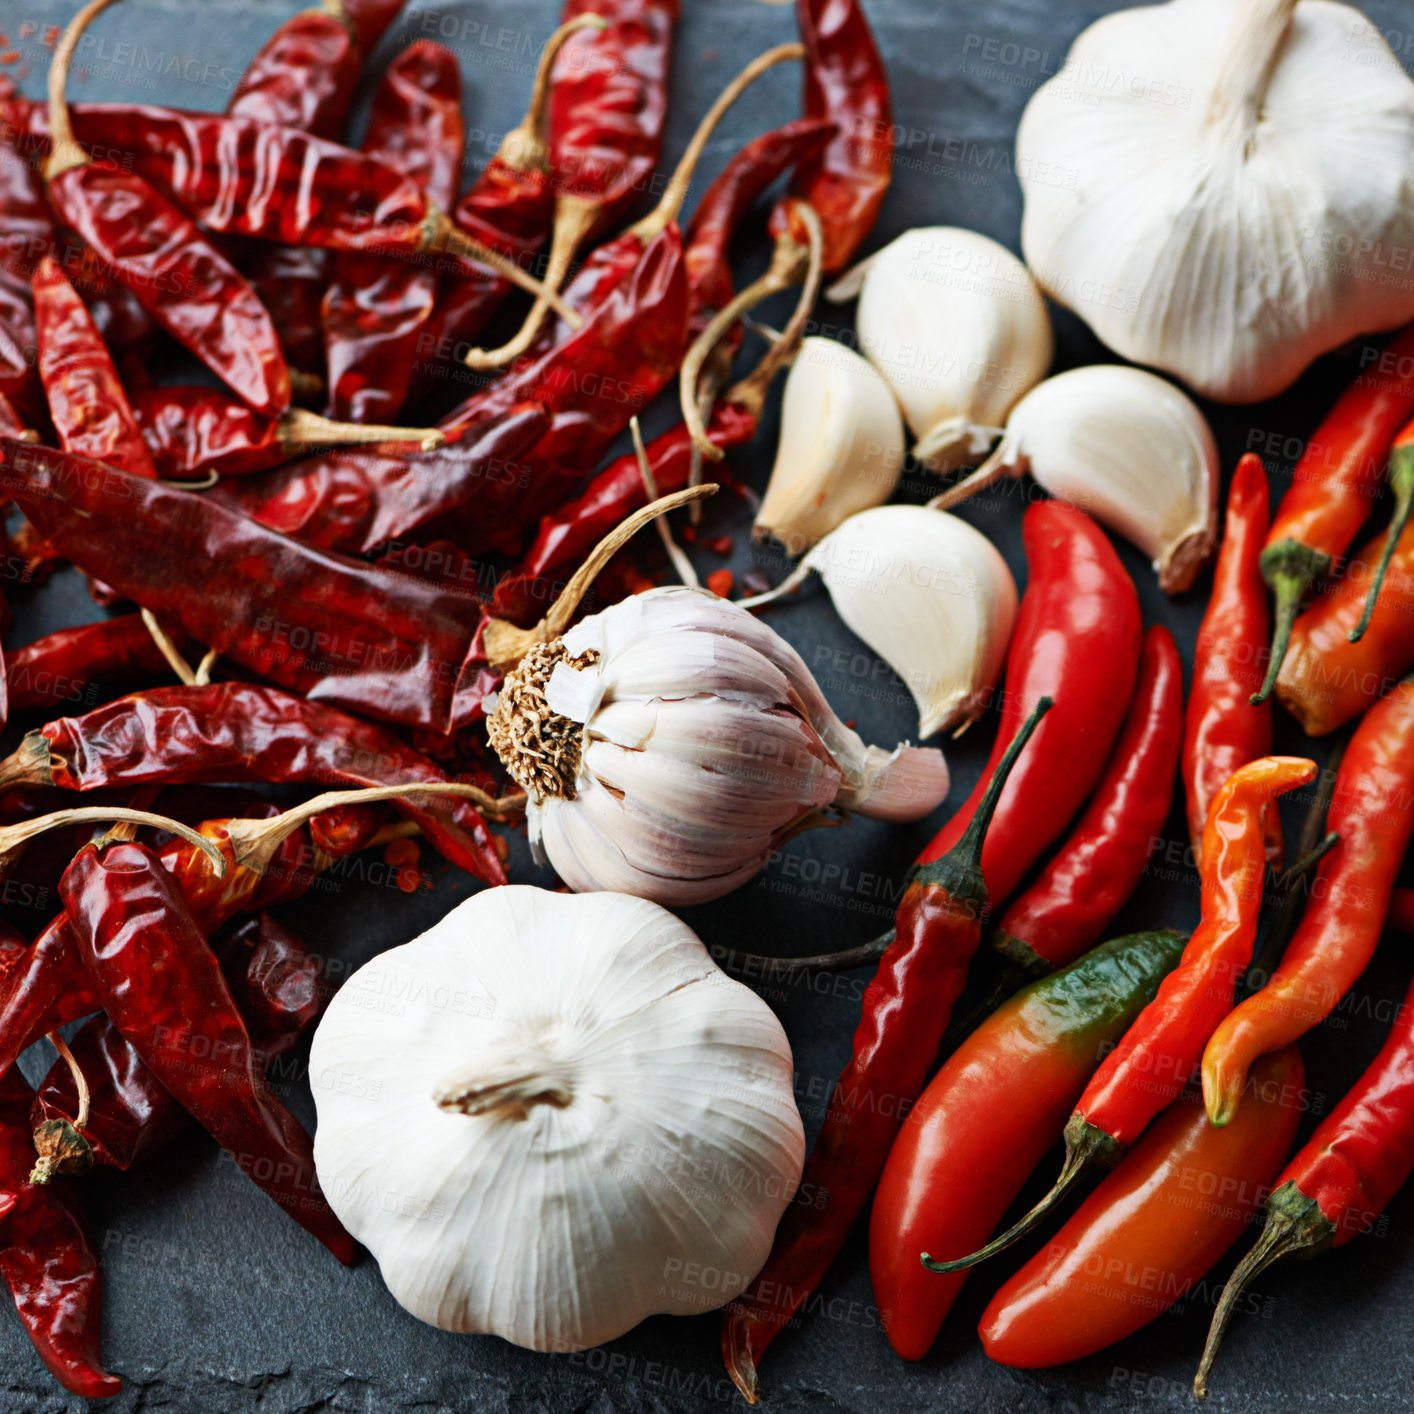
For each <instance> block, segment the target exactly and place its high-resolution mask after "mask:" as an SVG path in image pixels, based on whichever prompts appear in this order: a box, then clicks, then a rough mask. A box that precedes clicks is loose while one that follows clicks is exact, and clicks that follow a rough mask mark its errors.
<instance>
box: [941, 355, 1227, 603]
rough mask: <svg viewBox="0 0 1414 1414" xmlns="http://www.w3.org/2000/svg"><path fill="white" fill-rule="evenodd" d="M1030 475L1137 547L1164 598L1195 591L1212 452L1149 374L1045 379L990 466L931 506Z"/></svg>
mask: <svg viewBox="0 0 1414 1414" xmlns="http://www.w3.org/2000/svg"><path fill="white" fill-rule="evenodd" d="M1026 471H1029V472H1030V473H1031V475H1032V476H1033V477H1035V479H1036V480H1037V481H1038V482H1039V483H1040V484H1041V485H1042V486H1044V487H1045V489H1046V490H1047V491H1049V492H1050V493H1051V495H1052V496H1055V497H1057V498H1059V499H1060V500H1062V501H1069V502H1070V503H1071V505H1073V506H1079V507H1080V509H1081V510H1083V511H1086V512H1088V513H1089V514H1090V515H1092V516H1094V517H1095V519H1096V520H1098V521H1100V522H1101V523H1102V524H1104V525H1107V526H1109V527H1110V528H1111V529H1112V530H1116V531H1118V532H1119V534H1121V535H1123V536H1124V537H1125V539H1126V540H1131V541H1133V543H1134V544H1135V545H1137V546H1138V547H1139V548H1140V549H1141V550H1143V551H1144V553H1145V554H1146V555H1148V556H1149V557H1150V558H1151V559H1152V560H1153V562H1154V569H1155V570H1156V571H1157V572H1158V576H1159V587H1160V588H1161V589H1163V590H1164V591H1165V592H1166V593H1168V594H1182V593H1183V592H1184V591H1185V590H1187V589H1190V588H1192V586H1193V581H1194V580H1195V579H1197V577H1198V575H1199V574H1200V573H1201V572H1202V569H1203V566H1204V565H1206V564H1207V563H1208V561H1209V559H1211V558H1212V554H1213V549H1214V547H1215V545H1216V544H1217V527H1218V449H1217V444H1216V442H1214V440H1213V433H1212V429H1211V428H1210V427H1209V426H1208V423H1207V419H1206V418H1204V416H1203V414H1202V413H1201V412H1199V411H1198V408H1197V406H1196V405H1195V404H1194V402H1193V400H1192V399H1191V398H1189V397H1188V396H1186V395H1185V394H1184V393H1183V392H1182V391H1180V390H1179V389H1178V388H1175V387H1174V386H1173V384H1172V383H1169V382H1166V381H1165V380H1164V379H1162V378H1158V377H1156V376H1155V375H1154V374H1152V373H1145V372H1144V370H1143V369H1140V368H1123V367H1120V366H1118V365H1111V364H1095V365H1092V366H1090V367H1088V368H1073V369H1071V370H1070V372H1068V373H1058V374H1057V375H1056V376H1055V377H1054V378H1048V379H1046V381H1045V382H1044V383H1041V384H1039V385H1038V386H1037V387H1036V388H1035V389H1033V390H1032V391H1031V392H1030V393H1028V394H1027V395H1026V397H1024V398H1023V399H1022V400H1021V401H1020V402H1019V403H1018V404H1017V405H1016V407H1015V409H1014V410H1013V412H1012V415H1011V418H1010V419H1009V420H1008V422H1007V429H1006V435H1005V437H1003V439H1002V441H1001V443H1000V444H999V445H998V447H997V449H996V451H995V452H993V454H992V455H991V457H989V458H988V459H987V463H986V465H985V466H983V467H979V468H978V470H977V471H976V472H975V473H974V474H973V476H971V477H969V478H967V479H965V480H964V481H962V482H959V483H958V485H957V487H954V488H952V489H951V490H949V491H946V492H944V493H943V495H941V496H939V497H937V498H936V499H935V501H934V503H933V504H935V505H938V506H942V507H947V506H949V505H956V504H958V502H959V501H961V500H962V499H964V497H965V494H968V493H970V491H971V490H973V489H976V488H978V487H980V486H981V485H984V484H986V482H987V481H989V480H991V479H993V478H994V477H995V476H997V475H999V474H1002V473H1005V472H1010V473H1012V474H1015V475H1020V474H1021V473H1022V472H1026Z"/></svg>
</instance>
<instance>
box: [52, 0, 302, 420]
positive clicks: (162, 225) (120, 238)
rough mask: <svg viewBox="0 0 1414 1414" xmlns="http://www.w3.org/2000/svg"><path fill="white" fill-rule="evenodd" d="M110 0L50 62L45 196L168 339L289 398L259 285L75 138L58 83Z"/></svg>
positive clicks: (270, 407)
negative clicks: (89, 27) (50, 137)
mask: <svg viewBox="0 0 1414 1414" xmlns="http://www.w3.org/2000/svg"><path fill="white" fill-rule="evenodd" d="M109 3H111V0H90V3H89V4H88V5H86V6H85V7H84V8H83V9H82V10H80V11H79V13H78V15H77V16H76V17H75V19H74V20H73V21H72V23H71V24H70V25H69V28H68V29H67V30H65V32H64V36H63V38H62V39H61V40H60V41H59V45H58V47H57V48H56V49H55V51H54V60H53V63H52V65H51V67H50V75H49V91H50V110H51V111H50V119H49V123H50V128H51V131H52V135H53V141H52V143H51V151H50V154H49V157H48V160H47V161H46V163H45V168H44V175H45V183H46V190H47V193H48V197H49V204H50V205H51V206H52V207H53V208H54V211H55V213H56V214H57V215H58V217H59V218H60V220H61V221H63V222H64V223H65V224H66V225H69V226H71V227H73V229H74V230H75V231H77V232H78V233H79V235H80V236H81V237H82V238H83V240H84V241H85V242H86V244H87V245H89V246H90V247H91V248H92V249H93V250H94V251H95V252H96V253H97V254H98V255H99V257H100V258H101V259H102V260H103V262H104V263H105V264H106V265H108V266H109V267H110V268H111V269H112V270H113V272H114V274H116V275H117V276H118V278H119V279H120V280H121V281H122V282H123V284H124V285H126V286H127V287H128V288H129V289H130V290H132V292H133V293H134V294H135V295H136V296H137V297H138V299H139V300H140V301H141V302H142V304H143V306H144V308H146V309H147V310H148V311H149V312H150V313H151V314H152V316H153V318H154V319H156V320H157V322H158V323H159V324H161V325H162V327H163V328H165V329H166V330H167V331H168V332H169V333H170V334H172V335H173V337H174V338H176V339H177V340H179V341H180V342H181V343H183V344H185V345H186V347H187V348H188V349H189V350H190V351H191V352H192V353H193V354H195V355H196V356H197V358H199V359H201V361H202V362H203V363H205V364H206V366H207V367H208V368H210V369H211V371H212V372H213V373H215V374H216V375H217V376H218V377H219V378H221V379H222V380H223V381H224V382H225V383H226V384H227V385H228V386H229V387H230V388H231V390H232V391H233V392H235V393H237V394H238V395H239V396H240V397H242V398H244V399H245V401H246V402H248V403H249V404H250V405H251V407H253V408H254V409H255V410H256V411H257V412H264V413H266V414H267V415H269V416H272V417H274V416H278V414H280V413H282V412H283V411H284V410H285V409H286V408H287V407H288V406H289V404H290V374H289V369H288V368H287V367H286V365H285V358H284V355H283V354H282V353H281V351H280V344H279V339H278V337H277V335H276V333H275V328H274V325H273V324H271V322H270V316H269V315H268V314H267V313H266V312H265V309H264V306H262V305H261V303H260V300H259V299H258V298H257V297H256V294H255V291H254V290H252V289H251V288H250V285H249V284H248V283H247V282H246V281H245V280H244V279H243V278H242V277H241V275H240V274H239V273H238V272H237V271H236V269H235V267H234V266H232V265H231V264H230V263H229V262H228V261H227V260H226V259H225V257H224V256H222V255H221V253H220V252H219V251H218V250H217V249H216V248H215V246H213V245H212V244H211V243H210V241H208V240H207V239H206V237H205V236H203V235H202V233H201V232H200V231H199V230H198V229H197V227H196V225H195V223H194V222H193V221H192V220H190V219H189V218H188V217H187V216H186V215H184V214H183V213H182V212H181V211H179V210H178V209H177V207H175V206H174V205H173V204H172V203H171V202H170V201H169V200H167V199H166V198H165V197H163V196H162V195H161V193H160V192H158V191H157V190H156V189H155V188H153V187H150V186H149V185H148V184H147V183H146V182H145V181H144V180H143V179H142V178H141V177H140V176H138V175H137V174H136V173H133V172H127V171H124V170H122V169H121V168H119V167H116V166H114V165H113V164H112V163H107V162H93V161H91V160H90V159H89V157H88V154H87V153H86V152H85V151H84V150H83V148H81V147H80V146H79V145H78V143H77V142H76V141H75V140H74V136H73V132H72V128H71V125H70V122H69V115H68V109H67V107H66V105H65V97H64V85H65V80H66V76H67V72H68V67H69V63H70V60H71V59H72V58H73V52H74V47H75V45H77V43H78V40H79V38H80V36H81V35H82V33H83V31H84V29H85V27H86V26H87V23H88V21H89V20H90V19H91V18H92V17H93V16H94V15H95V14H97V13H98V12H99V11H100V10H102V9H104V8H106V6H107V5H108V4H109Z"/></svg>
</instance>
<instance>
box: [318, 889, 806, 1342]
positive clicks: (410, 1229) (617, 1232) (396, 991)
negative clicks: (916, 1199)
mask: <svg viewBox="0 0 1414 1414" xmlns="http://www.w3.org/2000/svg"><path fill="white" fill-rule="evenodd" d="M310 1076H311V1081H312V1084H313V1089H314V1097H315V1104H316V1106H317V1107H318V1111H319V1126H318V1131H317V1133H316V1135H315V1140H314V1160H315V1165H316V1168H317V1170H318V1174H319V1183H320V1186H321V1188H322V1189H323V1190H324V1193H325V1196H326V1197H327V1198H328V1199H329V1202H330V1204H331V1205H332V1206H333V1208H334V1211H335V1212H336V1213H338V1215H339V1217H340V1218H341V1219H342V1220H343V1222H344V1224H345V1226H346V1227H347V1228H348V1229H349V1231H350V1232H352V1233H353V1234H354V1236H355V1237H357V1238H358V1240H359V1241H360V1242H362V1243H363V1244H364V1246H366V1247H367V1248H368V1249H369V1251H370V1252H372V1253H373V1255H374V1257H376V1258H377V1260H378V1265H379V1267H380V1269H381V1270H382V1273H383V1279H384V1280H385V1281H386V1282H387V1284H388V1288H389V1290H390V1291H391V1292H392V1293H393V1295H394V1296H395V1297H396V1298H397V1299H398V1301H400V1302H401V1303H402V1304H403V1305H404V1306H405V1307H406V1308H407V1309H408V1310H409V1311H411V1312H412V1313H413V1315H415V1316H417V1317H419V1318H420V1319H422V1320H424V1321H430V1322H431V1323H432V1324H433V1325H437V1326H441V1327H442V1328H443V1329H444V1330H452V1331H475V1332H484V1333H489V1334H494V1335H499V1336H503V1337H504V1338H505V1339H506V1340H509V1341H513V1342H514V1343H515V1344H517V1345H523V1346H528V1347H530V1348H531V1349H533V1350H556V1351H571V1350H582V1349H584V1348H585V1347H587V1346H591V1345H597V1344H599V1343H601V1342H603V1341H606V1340H613V1339H614V1338H615V1337H616V1336H619V1335H622V1334H623V1333H624V1332H625V1331H627V1330H629V1329H630V1328H632V1327H633V1326H635V1325H637V1324H638V1322H639V1321H641V1320H643V1319H644V1318H645V1317H647V1316H651V1315H655V1314H670V1315H693V1314H698V1313H700V1312H702V1311H706V1310H711V1309H713V1308H714V1307H717V1306H720V1305H722V1304H723V1303H724V1302H726V1301H727V1300H729V1299H730V1298H731V1297H732V1296H734V1295H736V1294H737V1293H738V1292H739V1291H740V1290H741V1289H742V1287H744V1286H745V1285H746V1283H747V1282H749V1281H750V1280H751V1278H752V1277H753V1276H755V1274H756V1272H757V1271H758V1270H759V1269H760V1267H761V1266H762V1264H763V1263H764V1262H765V1260H766V1254H767V1253H768V1252H769V1251H770V1247H771V1239H772V1236H773V1234H774V1232H775V1229H776V1224H777V1222H778V1221H779V1220H780V1217H781V1214H782V1213H783V1212H784V1211H785V1208H786V1205H787V1204H788V1203H789V1201H790V1199H791V1197H792V1196H793V1194H794V1192H795V1189H796V1187H797V1185H798V1184H799V1182H800V1174H801V1169H802V1166H803V1163H804V1158H805V1137H804V1132H803V1130H802V1127H801V1122H800V1115H799V1113H798V1112H797V1110H796V1105H795V1099H794V1096H793V1093H792V1078H793V1077H792V1064H791V1052H790V1046H789V1044H788V1042H787V1041H786V1037H785V1033H784V1031H782V1029H781V1024H780V1022H779V1021H777V1020H776V1018H775V1016H774V1015H773V1013H772V1012H771V1009H770V1008H769V1007H768V1006H767V1005H766V1004H765V1003H764V1002H763V1001H761V999H760V998H759V997H757V996H756V994H755V993H754V992H752V991H751V990H750V989H749V988H747V987H744V986H742V985H741V984H740V983H739V982H734V981H732V979H731V978H729V977H727V976H726V974H725V973H723V972H722V971H721V970H720V969H719V968H718V967H717V966H716V965H715V964H714V963H713V962H712V960H711V958H710V957H709V956H708V954H707V950H706V949H705V948H704V947H703V946H702V944H701V942H700V941H699V940H698V938H697V936H696V935H695V934H694V933H693V932H692V930H691V929H690V928H688V927H687V925H686V924H684V923H681V922H679V921H678V920H677V919H676V918H674V917H673V915H672V914H670V913H668V912H667V911H666V910H665V909H662V908H659V907H658V906H657V905H656V904H652V903H647V902H645V901H644V900H642V899H635V898H627V897H625V896H624V895H622V894H584V895H579V896H575V895H568V894H556V893H550V892H548V891H546V890H543V889H534V888H526V887H523V886H508V887H505V888H499V889H488V890H486V891H485V892H484V893H480V894H477V895H475V896H474V897H473V898H470V899H468V900H467V901H466V902H465V903H462V904H460V905H459V906H458V907H457V908H455V909H453V910H452V912H451V913H449V914H448V915H447V916H446V917H445V918H443V919H442V920H441V921H440V922H439V923H437V924H435V925H433V927H432V928H430V929H429V930H428V931H427V932H425V933H424V934H422V936H421V937H419V938H416V939H414V940H413V941H412V942H410V943H407V944H406V945H404V946H403V947H398V948H392V949H390V950H389V951H388V952H385V953H382V954H380V955H379V956H378V957H375V958H374V959H373V960H372V961H371V962H368V963H365V964H364V966H363V967H361V968H359V970H358V971H357V972H355V973H354V974H353V976H352V977H350V978H349V980H348V981H347V982H346V983H345V984H344V986H343V987H342V988H341V989H340V990H339V992H338V993H337V994H336V995H335V997H334V999H333V1001H332V1002H331V1003H330V1004H329V1010H328V1011H327V1013H326V1014H325V1016H324V1019H323V1020H322V1021H321V1022H320V1023H319V1029H318V1030H317V1031H316V1032H315V1036H314V1046H313V1049H312V1051H311V1054H310Z"/></svg>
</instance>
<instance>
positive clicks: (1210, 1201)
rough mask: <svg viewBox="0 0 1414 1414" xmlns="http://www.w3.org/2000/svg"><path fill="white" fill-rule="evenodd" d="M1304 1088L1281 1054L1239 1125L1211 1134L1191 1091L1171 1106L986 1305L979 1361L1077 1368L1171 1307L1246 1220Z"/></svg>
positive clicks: (1263, 1073) (1256, 1076)
mask: <svg viewBox="0 0 1414 1414" xmlns="http://www.w3.org/2000/svg"><path fill="white" fill-rule="evenodd" d="M1305 1078H1306V1077H1305V1070H1304V1068H1303V1067H1302V1064H1301V1055H1300V1053H1299V1052H1298V1051H1297V1050H1296V1048H1295V1047H1294V1046H1288V1047H1287V1048H1286V1050H1284V1051H1278V1052H1277V1053H1276V1054H1275V1055H1270V1056H1263V1057H1262V1060H1261V1063H1260V1065H1259V1066H1258V1068H1257V1069H1256V1070H1255V1071H1254V1072H1253V1076H1252V1081H1253V1091H1254V1094H1253V1103H1252V1104H1251V1105H1250V1106H1249V1107H1247V1108H1246V1109H1245V1110H1244V1111H1243V1116H1242V1120H1241V1121H1240V1122H1239V1123H1238V1124H1235V1125H1233V1126H1231V1127H1230V1128H1228V1129H1214V1128H1213V1127H1212V1126H1211V1125H1210V1124H1209V1123H1208V1122H1207V1118H1206V1116H1205V1115H1204V1114H1203V1107H1202V1105H1201V1104H1200V1103H1199V1102H1198V1099H1197V1097H1196V1096H1194V1095H1192V1094H1191V1093H1190V1094H1189V1095H1186V1096H1184V1097H1183V1098H1181V1099H1180V1100H1178V1101H1177V1103H1175V1104H1174V1105H1173V1106H1171V1107H1170V1108H1169V1109H1168V1110H1167V1111H1166V1112H1165V1113H1164V1114H1163V1115H1161V1116H1160V1117H1159V1119H1158V1120H1156V1121H1155V1123H1154V1125H1153V1127H1152V1128H1151V1129H1150V1130H1149V1131H1148V1133H1146V1134H1145V1135H1144V1137H1143V1139H1141V1140H1140V1141H1139V1143H1138V1145H1136V1147H1135V1148H1134V1150H1133V1152H1132V1153H1130V1154H1128V1155H1127V1156H1126V1157H1125V1159H1124V1162H1123V1163H1121V1164H1120V1166H1119V1167H1118V1168H1117V1169H1116V1170H1115V1171H1114V1172H1113V1173H1111V1174H1108V1175H1107V1176H1106V1177H1105V1179H1104V1181H1103V1182H1102V1183H1101V1184H1100V1185H1099V1187H1098V1188H1096V1189H1095V1191H1094V1192H1093V1193H1091V1194H1090V1196H1089V1197H1088V1198H1087V1199H1086V1200H1085V1202H1084V1203H1083V1204H1082V1205H1081V1207H1080V1208H1079V1209H1078V1210H1077V1211H1076V1213H1075V1214H1074V1216H1073V1217H1072V1218H1071V1219H1070V1221H1069V1222H1067V1223H1066V1225H1065V1226H1064V1227H1063V1228H1062V1229H1061V1230H1060V1231H1059V1232H1058V1233H1057V1234H1056V1236H1055V1237H1054V1238H1053V1239H1052V1240H1051V1241H1050V1242H1048V1243H1047V1244H1046V1245H1045V1247H1043V1248H1042V1249H1041V1251H1040V1252H1038V1253H1037V1254H1036V1255H1035V1256H1034V1257H1033V1258H1032V1259H1031V1260H1030V1261H1029V1262H1028V1263H1027V1264H1026V1265H1025V1266H1024V1267H1022V1269H1021V1270H1020V1271H1019V1272H1017V1273H1016V1275H1015V1276H1013V1277H1011V1278H1010V1280H1008V1281H1007V1283H1006V1285H1004V1286H1003V1287H1002V1289H1001V1290H1000V1291H999V1292H997V1294H996V1295H995V1296H994V1297H993V1298H992V1303H991V1305H990V1306H988V1307H987V1309H986V1310H985V1311H984V1312H983V1313H982V1320H981V1322H980V1323H979V1325H978V1327H977V1329H978V1332H979V1334H980V1335H981V1337H982V1346H983V1349H985V1350H986V1352H987V1354H988V1356H990V1357H991V1359H993V1360H995V1361H996V1362H997V1363H998V1364H999V1365H1009V1366H1011V1367H1013V1368H1015V1369H1023V1370H1032V1369H1036V1368H1038V1367H1041V1366H1046V1365H1060V1364H1064V1363H1065V1362H1066V1361H1069V1360H1079V1359H1080V1358H1082V1357H1083V1356H1085V1355H1090V1354H1093V1353H1094V1352H1095V1351H1097V1350H1103V1349H1104V1348H1105V1346H1107V1345H1112V1344H1113V1343H1114V1342H1115V1341H1117V1340H1121V1339H1123V1337H1125V1336H1127V1335H1130V1334H1132V1333H1133V1332H1134V1331H1136V1330H1138V1329H1140V1327H1142V1326H1145V1325H1147V1324H1148V1323H1149V1322H1150V1321H1152V1320H1153V1319H1154V1318H1155V1317H1156V1316H1158V1315H1159V1314H1160V1313H1161V1312H1162V1311H1164V1310H1166V1309H1167V1308H1168V1307H1169V1306H1170V1305H1172V1304H1173V1303H1174V1302H1175V1301H1180V1300H1182V1299H1183V1298H1184V1297H1185V1296H1186V1295H1187V1294H1188V1293H1189V1291H1190V1290H1191V1289H1192V1287H1193V1286H1194V1284H1195V1283H1197V1282H1199V1281H1201V1280H1202V1279H1203V1278H1204V1277H1205V1276H1206V1275H1207V1274H1208V1272H1209V1271H1211V1270H1212V1268H1213V1266H1214V1264H1215V1263H1216V1262H1217V1261H1218V1260H1219V1259H1220V1258H1221V1257H1222V1255H1223V1253H1225V1252H1226V1251H1227V1250H1228V1248H1229V1247H1231V1246H1232V1244H1233V1243H1234V1242H1236V1241H1237V1240H1238V1238H1240V1237H1241V1236H1242V1234H1243V1233H1244V1232H1245V1231H1246V1230H1247V1225H1248V1224H1249V1223H1250V1222H1251V1221H1252V1219H1253V1218H1254V1217H1255V1216H1256V1213H1257V1208H1258V1206H1259V1204H1260V1202H1261V1198H1262V1195H1263V1194H1264V1193H1265V1192H1266V1191H1267V1185H1268V1184H1269V1183H1270V1182H1271V1180H1272V1177H1273V1175H1274V1174H1275V1173H1276V1171H1277V1168H1278V1167H1279V1166H1280V1164H1281V1162H1282V1160H1283V1159H1284V1158H1285V1157H1286V1156H1287V1154H1289V1153H1290V1152H1291V1144H1292V1141H1293V1139H1295V1137H1296V1130H1297V1126H1298V1125H1299V1124H1300V1123H1301V1115H1302V1105H1301V1095H1302V1087H1303V1085H1304V1083H1305ZM1208 1194H1216V1195H1219V1196H1217V1197H1215V1198H1207V1197H1201V1196H1200V1197H1199V1200H1198V1202H1197V1203H1196V1204H1195V1202H1194V1198H1195V1195H1208ZM1152 1273H1159V1274H1160V1276H1161V1278H1162V1285H1161V1286H1159V1288H1158V1289H1157V1290H1153V1289H1151V1284H1152V1282H1153V1277H1152V1275H1150V1274H1152Z"/></svg>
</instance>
